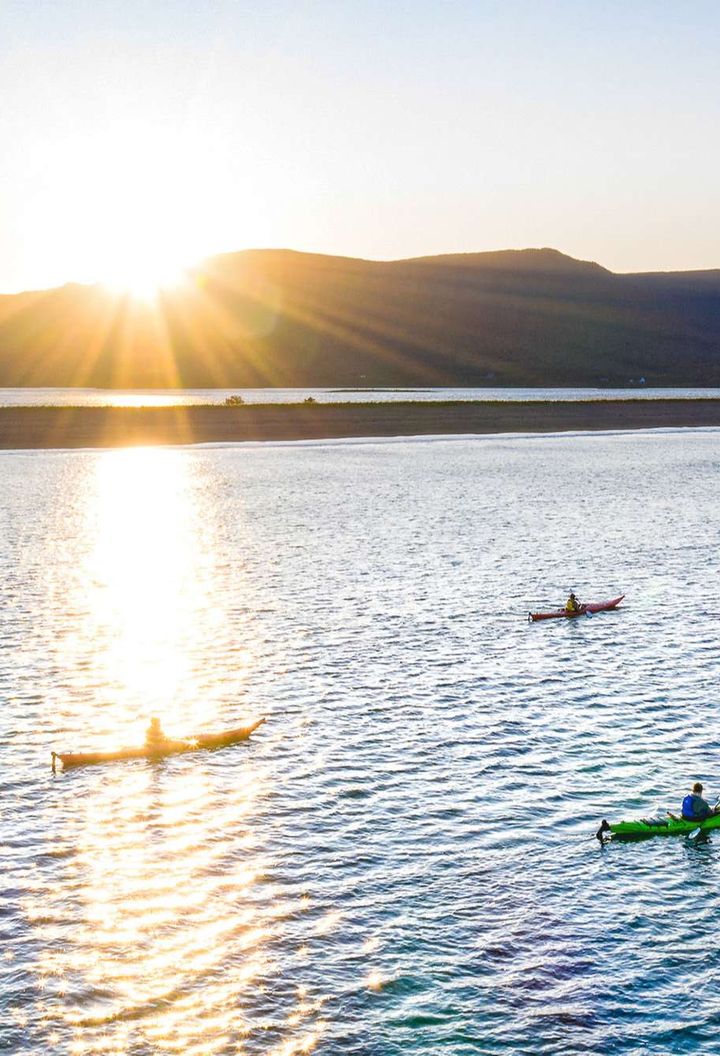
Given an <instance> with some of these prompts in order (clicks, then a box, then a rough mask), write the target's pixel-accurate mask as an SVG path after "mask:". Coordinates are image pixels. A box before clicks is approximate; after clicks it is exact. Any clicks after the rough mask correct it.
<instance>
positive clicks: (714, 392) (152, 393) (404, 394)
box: [0, 386, 720, 407]
mask: <svg viewBox="0 0 720 1056" xmlns="http://www.w3.org/2000/svg"><path fill="white" fill-rule="evenodd" d="M233 395H234V396H240V397H242V400H243V402H245V403H302V402H303V401H304V400H307V399H308V398H310V399H313V400H315V401H316V402H317V403H376V402H380V403H386V402H397V401H398V400H421V401H423V402H426V401H431V400H453V401H455V400H481V401H487V400H503V401H504V400H510V401H521V402H524V401H527V400H552V401H558V400H559V401H565V400H611V399H612V400H637V399H643V400H658V399H668V398H670V397H672V398H676V399H685V400H694V399H703V398H705V399H707V398H710V397H712V398H714V399H720V389H651V388H647V387H646V386H635V387H634V388H629V389H539V388H531V389H508V388H482V389H478V388H475V389H467V388H465V389H464V388H454V389H451V388H441V389H73V388H70V389H32V388H27V389H1V388H0V407H17V406H44V405H47V404H50V405H52V406H61V407H63V406H73V407H106V406H113V407H169V406H177V405H178V404H180V405H187V404H194V403H223V402H224V401H225V400H226V399H227V397H228V396H233Z"/></svg>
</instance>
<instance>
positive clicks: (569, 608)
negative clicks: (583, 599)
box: [565, 592, 582, 612]
mask: <svg viewBox="0 0 720 1056" xmlns="http://www.w3.org/2000/svg"><path fill="white" fill-rule="evenodd" d="M581 607H582V606H581V605H580V602H579V601H578V600H577V598H576V597H575V595H574V594H573V593H572V592H571V593H570V597H569V598H568V600H567V601H566V602H565V612H580V609H581Z"/></svg>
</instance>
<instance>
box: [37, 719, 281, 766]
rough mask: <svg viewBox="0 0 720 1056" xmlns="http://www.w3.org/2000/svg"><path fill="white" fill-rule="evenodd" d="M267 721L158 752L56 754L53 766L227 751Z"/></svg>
mask: <svg viewBox="0 0 720 1056" xmlns="http://www.w3.org/2000/svg"><path fill="white" fill-rule="evenodd" d="M264 722H265V719H264V718H263V719H258V721H257V722H253V723H251V724H250V725H249V726H238V727H237V728H236V729H234V730H225V731H224V732H223V733H199V734H198V735H197V736H196V737H187V738H183V739H181V740H167V741H164V742H163V743H162V744H161V745H159V746H158V747H157V748H148V747H147V746H145V745H143V746H142V747H139V748H117V749H115V751H109V752H53V753H52V765H53V770H54V769H55V760H56V759H59V760H60V762H61V763H62V764H63V768H64V769H65V770H68V769H69V768H70V767H73V766H94V765H95V764H97V763H115V762H121V761H124V760H126V759H150V760H152V761H155V760H157V759H164V758H165V757H166V756H168V755H185V754H187V753H188V752H199V751H204V750H207V749H212V748H227V747H228V746H229V745H231V744H239V743H240V742H241V741H246V740H247V739H248V737H249V736H250V734H252V733H254V731H255V730H256V729H257V728H258V726H261V725H262V724H263V723H264Z"/></svg>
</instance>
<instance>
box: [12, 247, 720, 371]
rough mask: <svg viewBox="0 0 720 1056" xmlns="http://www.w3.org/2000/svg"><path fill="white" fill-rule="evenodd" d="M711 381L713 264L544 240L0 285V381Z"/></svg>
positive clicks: (719, 334)
mask: <svg viewBox="0 0 720 1056" xmlns="http://www.w3.org/2000/svg"><path fill="white" fill-rule="evenodd" d="M641 377H644V378H645V382H646V384H648V385H720V270H718V271H706V272H676V273H672V272H668V273H652V274H637V275H616V274H613V273H612V272H609V271H607V270H606V269H604V268H602V267H600V265H598V264H594V263H591V262H587V261H579V260H574V259H573V258H571V257H567V256H564V255H563V254H561V253H559V252H557V251H556V250H552V249H532V250H518V251H513V250H508V251H502V252H496V253H467V254H453V255H448V256H437V257H422V258H417V259H412V260H400V261H389V262H385V261H367V260H356V259H353V258H349V257H330V256H322V255H318V254H309V253H297V252H293V251H289V250H248V251H245V252H241V253H232V254H225V255H222V256H218V257H213V258H211V259H210V260H208V261H206V262H205V263H204V265H203V266H202V268H200V269H197V270H196V271H194V272H192V273H191V274H190V276H189V281H188V284H187V285H186V286H185V287H183V288H182V289H178V290H174V291H172V292H167V293H165V294H164V295H163V296H162V298H161V299H160V301H159V302H158V303H157V304H156V305H154V306H149V305H143V304H141V303H137V302H134V301H132V300H131V299H130V298H127V297H126V298H117V297H113V296H112V295H110V294H109V293H108V292H107V291H105V290H104V289H103V288H102V287H100V286H79V285H69V286H65V287H62V288H60V289H55V290H48V291H42V292H33V293H23V294H16V295H7V296H4V297H0V385H5V386H10V385H92V386H95V385H97V386H110V387H113V386H114V387H163V386H188V387H199V386H220V387H225V386H228V387H229V386H235V387H245V386H253V385H263V386H265V385H281V386H312V385H318V386H355V385H358V386H381V385H483V384H490V385H499V384H508V385H598V384H600V385H608V384H610V385H626V384H628V382H630V381H631V380H633V381H638V379H639V378H641Z"/></svg>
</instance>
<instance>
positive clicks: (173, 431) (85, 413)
mask: <svg viewBox="0 0 720 1056" xmlns="http://www.w3.org/2000/svg"><path fill="white" fill-rule="evenodd" d="M701 426H705V427H707V426H720V399H658V400H654V399H638V400H590V401H580V400H578V401H572V402H554V401H553V402H551V401H540V400H538V401H528V402H505V401H493V402H480V401H468V402H453V401H438V402H432V403H425V402H417V401H403V402H386V403H331V404H323V403H313V404H305V403H301V404H244V405H242V406H239V407H226V406H224V405H215V404H212V405H193V406H187V407H47V406H43V407H35V406H27V407H17V406H12V407H0V449H4V450H23V449H37V448H94V447H135V446H139V445H141V446H144V445H158V444H208V443H232V442H244V441H249V440H260V441H263V440H265V441H279V440H329V439H340V438H350V437H397V436H407V437H411V436H439V435H448V436H449V435H457V434H473V433H474V434H488V433H556V432H566V431H573V432H574V431H586V430H613V431H614V430H624V429H662V428H679V427H684V428H688V427H689V428H693V427H694V428H697V427H701Z"/></svg>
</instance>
